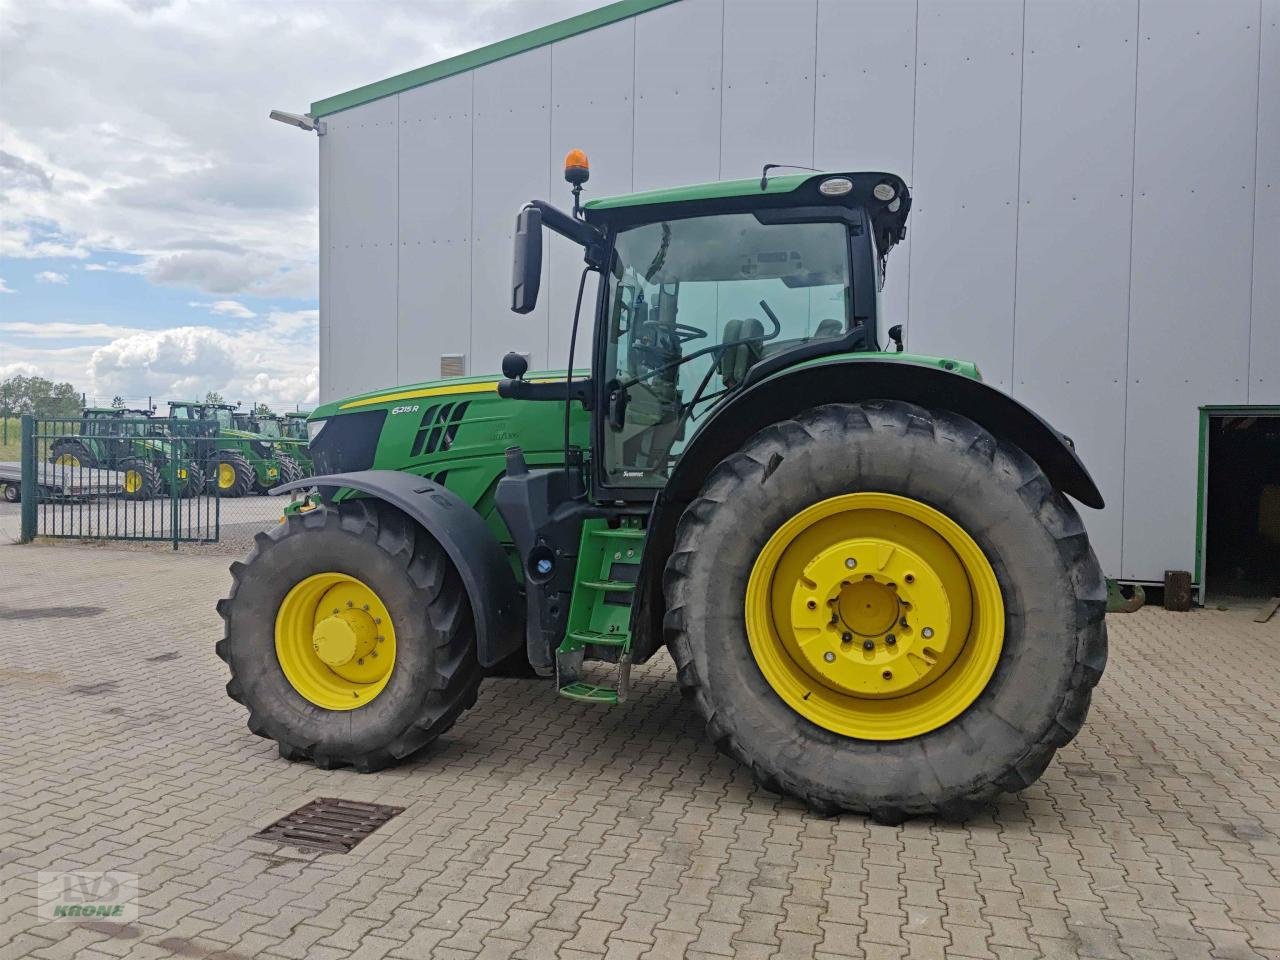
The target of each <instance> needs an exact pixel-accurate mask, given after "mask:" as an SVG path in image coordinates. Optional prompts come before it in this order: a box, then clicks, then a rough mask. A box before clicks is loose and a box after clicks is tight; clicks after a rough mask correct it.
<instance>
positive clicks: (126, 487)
mask: <svg viewBox="0 0 1280 960" xmlns="http://www.w3.org/2000/svg"><path fill="white" fill-rule="evenodd" d="M116 471H117V472H118V473H123V474H124V479H123V480H122V481H121V482H120V495H121V496H122V497H124V498H125V499H126V500H151V499H154V498H155V496H156V495H157V494H158V493H159V492H160V491H161V490H163V489H164V485H163V482H162V481H161V479H160V471H159V470H157V469H156V468H155V466H154V465H153V464H152V463H151V461H149V460H143V459H142V458H141V457H125V459H123V460H121V461H120V462H119V463H118V464H116Z"/></svg>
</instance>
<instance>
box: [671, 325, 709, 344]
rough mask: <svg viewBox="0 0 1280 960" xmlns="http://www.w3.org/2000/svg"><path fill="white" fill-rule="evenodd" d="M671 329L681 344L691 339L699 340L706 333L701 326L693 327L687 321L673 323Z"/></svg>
mask: <svg viewBox="0 0 1280 960" xmlns="http://www.w3.org/2000/svg"><path fill="white" fill-rule="evenodd" d="M671 329H672V330H674V331H675V333H676V336H677V337H678V338H679V339H680V342H681V343H682V344H683V343H688V342H689V341H691V340H701V339H702V338H703V337H705V336H706V335H707V331H705V330H703V329H702V328H701V327H694V326H691V325H689V324H687V323H673V324H671Z"/></svg>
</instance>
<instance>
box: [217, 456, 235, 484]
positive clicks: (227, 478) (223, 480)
mask: <svg viewBox="0 0 1280 960" xmlns="http://www.w3.org/2000/svg"><path fill="white" fill-rule="evenodd" d="M235 485H236V468H235V467H233V466H232V465H231V464H229V463H220V464H218V486H219V488H221V489H223V490H230V489H231V488H232V487H234V486H235Z"/></svg>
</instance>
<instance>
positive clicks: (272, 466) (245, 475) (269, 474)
mask: <svg viewBox="0 0 1280 960" xmlns="http://www.w3.org/2000/svg"><path fill="white" fill-rule="evenodd" d="M235 411H236V408H235V407H234V406H233V405H232V404H229V403H206V402H202V401H199V400H170V401H169V419H170V424H171V429H173V430H175V431H176V432H178V433H179V434H180V435H181V436H182V437H183V438H184V439H185V440H186V441H187V442H188V443H189V444H190V445H191V449H192V451H193V458H194V459H195V460H198V461H199V462H200V463H202V464H203V465H204V475H205V477H206V482H207V483H208V485H209V486H210V487H211V488H212V491H213V493H215V494H217V495H218V496H220V497H244V496H248V495H249V494H250V493H253V492H255V491H257V492H263V491H266V490H269V489H271V488H272V487H274V486H275V485H276V484H277V483H279V481H280V463H279V461H278V460H277V459H276V452H275V449H274V447H273V446H272V443H271V441H270V440H267V439H265V438H263V437H260V436H258V435H257V434H256V433H250V432H246V431H243V430H237V429H236V427H235V423H234V420H233V417H234V415H235Z"/></svg>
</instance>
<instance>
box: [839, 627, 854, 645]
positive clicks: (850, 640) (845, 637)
mask: <svg viewBox="0 0 1280 960" xmlns="http://www.w3.org/2000/svg"><path fill="white" fill-rule="evenodd" d="M840 639H841V640H842V641H843V642H845V643H853V634H852V633H849V632H848V631H847V630H846V631H845V632H844V633H842V634H840Z"/></svg>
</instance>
